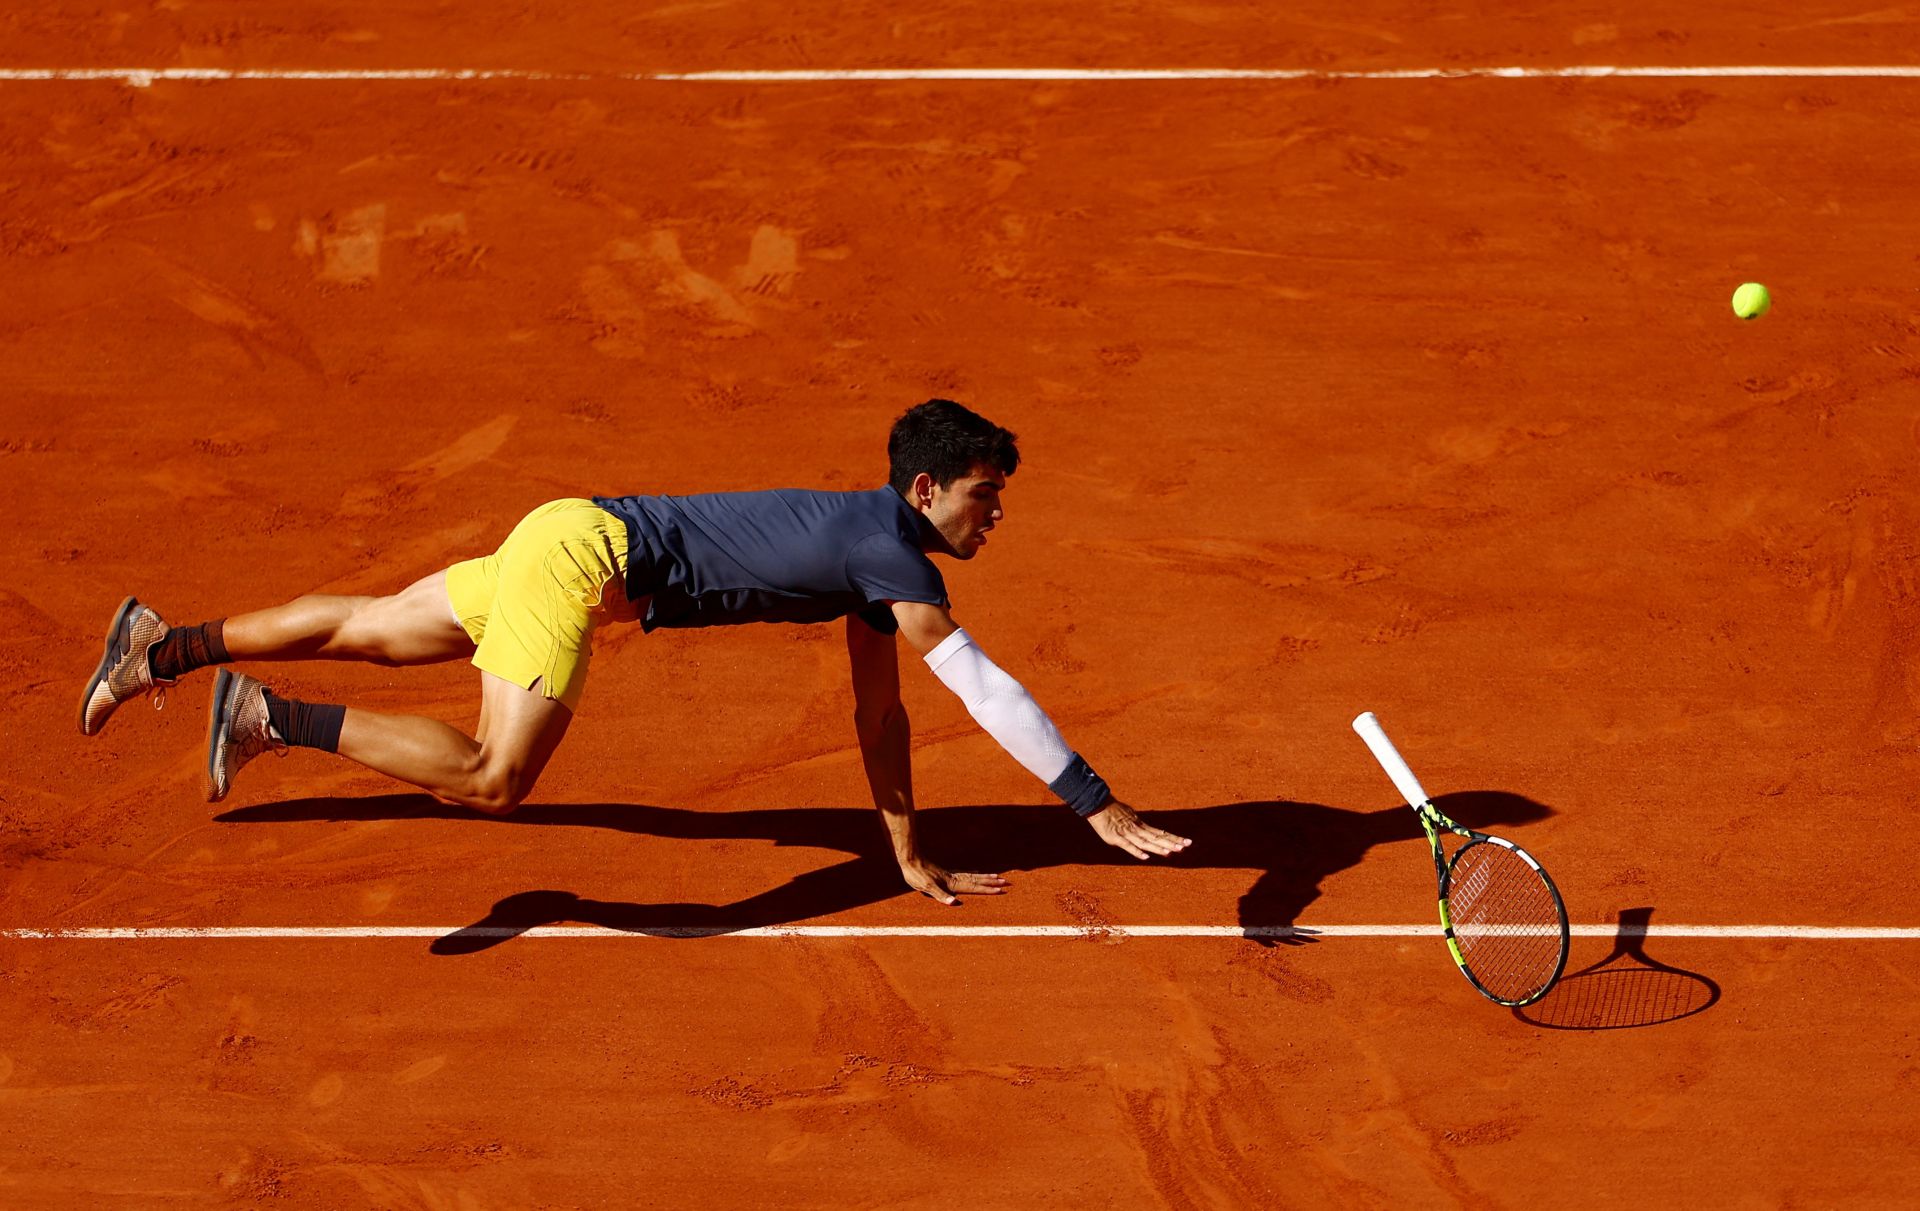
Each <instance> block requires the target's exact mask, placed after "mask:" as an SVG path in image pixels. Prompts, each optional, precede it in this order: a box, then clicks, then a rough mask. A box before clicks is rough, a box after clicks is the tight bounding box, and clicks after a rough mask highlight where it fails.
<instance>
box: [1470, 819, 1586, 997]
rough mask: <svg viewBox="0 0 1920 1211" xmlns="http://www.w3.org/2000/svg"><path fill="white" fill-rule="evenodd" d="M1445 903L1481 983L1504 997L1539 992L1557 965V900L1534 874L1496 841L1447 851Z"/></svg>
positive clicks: (1559, 915) (1560, 938)
mask: <svg viewBox="0 0 1920 1211" xmlns="http://www.w3.org/2000/svg"><path fill="white" fill-rule="evenodd" d="M1451 870H1452V875H1451V879H1450V886H1449V890H1448V895H1447V906H1448V910H1449V912H1450V913H1451V916H1452V919H1453V936H1454V940H1455V941H1456V942H1457V943H1458V945H1459V947H1460V955H1461V958H1462V960H1463V961H1464V962H1465V964H1466V966H1467V968H1468V970H1469V971H1471V972H1472V974H1473V977H1474V979H1475V980H1477V981H1478V982H1479V983H1480V985H1481V987H1483V988H1485V989H1486V990H1487V991H1488V992H1489V993H1491V994H1493V995H1494V996H1495V997H1497V998H1499V999H1501V1000H1503V1001H1522V1000H1526V999H1527V998H1529V997H1531V996H1533V995H1535V994H1536V993H1539V992H1540V991H1541V990H1542V989H1544V988H1545V987H1546V986H1547V985H1548V983H1550V982H1551V981H1552V980H1553V978H1554V976H1555V974H1556V973H1557V972H1558V971H1559V969H1560V963H1561V956H1562V949H1563V947H1564V945H1565V938H1564V935H1563V934H1562V922H1563V918H1562V913H1561V909H1560V905H1559V902H1558V901H1557V900H1556V898H1555V897H1554V894H1553V892H1552V891H1551V890H1550V889H1549V888H1548V886H1547V883H1546V880H1545V879H1544V878H1543V877H1542V876H1541V874H1540V872H1539V871H1538V870H1537V869H1535V868H1534V867H1533V866H1532V865H1531V864H1530V863H1528V861H1527V860H1526V859H1525V858H1523V857H1521V856H1520V855H1519V854H1518V853H1516V852H1515V851H1513V850H1511V849H1508V848H1507V847H1505V846H1503V845H1498V844H1492V843H1488V842H1480V843H1477V844H1473V845H1469V846H1467V847H1466V848H1465V849H1462V850H1461V851H1460V852H1459V853H1457V854H1455V855H1454V858H1453V864H1452V867H1451Z"/></svg>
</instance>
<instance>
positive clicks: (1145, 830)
mask: <svg viewBox="0 0 1920 1211" xmlns="http://www.w3.org/2000/svg"><path fill="white" fill-rule="evenodd" d="M1087 823H1088V824H1091V825H1093V831H1094V832H1096V833H1099V834H1100V839H1101V840H1102V841H1105V842H1106V843H1107V844H1108V845H1111V846H1113V847H1114V848H1115V849H1124V850H1126V851H1127V852H1128V853H1130V854H1132V855H1133V856H1134V857H1136V858H1151V857H1152V856H1153V855H1155V854H1159V855H1161V856H1162V857H1164V856H1166V855H1167V854H1177V853H1179V852H1180V851H1181V850H1183V849H1185V848H1186V847H1187V846H1189V845H1192V844H1193V842H1192V841H1189V840H1187V838H1185V837H1176V836H1174V835H1173V834H1172V833H1170V832H1167V831H1166V830H1164V829H1158V828H1155V827H1154V826H1153V825H1151V824H1148V823H1147V822H1146V821H1145V820H1142V819H1141V818H1140V813H1138V812H1136V811H1134V810H1133V809H1132V808H1131V807H1128V806H1127V805H1126V804H1124V803H1122V802H1120V800H1118V799H1109V800H1108V801H1107V805H1106V806H1105V807H1103V808H1101V809H1100V810H1099V811H1097V812H1095V813H1093V814H1092V815H1091V816H1088V817H1087Z"/></svg>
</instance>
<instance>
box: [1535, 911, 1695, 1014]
mask: <svg viewBox="0 0 1920 1211" xmlns="http://www.w3.org/2000/svg"><path fill="white" fill-rule="evenodd" d="M1652 919H1653V909H1651V908H1627V909H1622V910H1621V912H1620V924H1619V928H1618V930H1617V931H1616V932H1615V934H1614V936H1613V949H1612V950H1611V951H1609V952H1608V953H1607V954H1606V955H1605V956H1604V957H1603V958H1601V960H1600V961H1599V962H1597V963H1593V964H1589V965H1588V966H1586V967H1584V968H1582V969H1581V970H1579V971H1576V972H1574V973H1573V974H1572V975H1570V976H1567V977H1565V978H1563V979H1562V980H1561V981H1560V983H1559V984H1558V985H1557V986H1556V987H1555V988H1554V990H1553V991H1552V992H1550V993H1548V994H1547V995H1546V997H1545V998H1544V999H1542V1000H1540V1001H1538V1002H1536V1003H1535V1004H1532V1005H1528V1006H1527V1007H1525V1008H1524V1009H1516V1010H1514V1011H1513V1016H1514V1017H1516V1018H1519V1019H1520V1020H1521V1021H1523V1022H1527V1023H1530V1024H1532V1025H1535V1026H1544V1027H1546V1028H1547V1029H1549V1030H1586V1031H1594V1030H1632V1029H1637V1028H1640V1027H1644V1026H1664V1025H1665V1024H1667V1023H1668V1022H1677V1021H1680V1020H1681V1019H1682V1018H1690V1017H1693V1016H1694V1015H1696V1014H1701V1013H1705V1012H1706V1011H1707V1010H1709V1009H1711V1008H1713V1007H1714V1005H1716V1004H1718V1003H1719V1001H1720V985H1719V984H1717V983H1716V982H1714V980H1712V979H1711V978H1710V977H1708V976H1705V975H1702V974H1701V973H1699V972H1697V971H1688V970H1687V969H1686V968H1684V967H1675V966H1673V965H1671V964H1668V963H1662V962H1660V961H1659V960H1658V959H1655V958H1652V957H1650V956H1649V955H1648V954H1647V951H1646V939H1647V928H1648V922H1649V921H1651V920H1652Z"/></svg>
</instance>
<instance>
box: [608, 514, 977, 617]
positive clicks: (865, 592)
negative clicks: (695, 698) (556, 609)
mask: <svg viewBox="0 0 1920 1211" xmlns="http://www.w3.org/2000/svg"><path fill="white" fill-rule="evenodd" d="M593 503H594V504H596V505H599V506H600V507H601V508H603V509H605V510H606V511H607V512H609V513H612V514H613V515H614V516H616V517H618V518H620V519H621V520H622V521H624V522H626V523H627V541H628V550H627V599H628V600H629V601H637V600H638V599H640V598H642V597H648V596H651V597H652V598H653V600H652V602H651V603H650V604H649V605H648V606H647V612H646V615H645V616H644V617H643V618H642V619H641V625H642V626H643V627H644V628H645V629H646V630H648V631H652V630H654V629H655V628H657V627H711V626H733V625H735V624H738V623H745V622H826V621H828V620H830V619H834V618H841V617H844V616H845V615H848V614H858V615H860V617H861V618H862V619H863V620H865V621H866V622H867V623H868V624H869V625H871V626H872V627H873V628H874V629H875V630H877V631H881V632H884V633H886V634H892V633H893V632H894V631H895V630H896V629H898V624H897V623H895V622H894V619H893V613H892V611H891V610H889V609H888V608H887V605H886V604H885V603H888V602H894V601H920V602H925V603H927V604H929V605H939V606H944V605H946V604H947V584H946V581H945V579H944V578H942V577H941V575H940V569H938V568H936V567H934V566H933V561H932V560H931V559H928V558H927V555H926V552H924V551H922V550H921V549H920V542H921V538H922V536H923V535H924V534H925V532H926V530H925V527H927V526H928V524H929V523H928V522H927V521H926V520H925V519H924V518H923V517H921V516H920V514H919V513H918V512H917V511H916V510H915V509H914V508H913V507H912V506H911V505H909V504H908V503H907V502H906V500H905V499H903V498H902V497H901V495H900V494H899V493H898V492H895V491H894V490H893V489H892V488H876V489H874V490H873V491H870V492H814V491H809V490H806V489H803V488H780V489H776V490H774V491H770V492H710V493H704V494H702V495H698V496H615V497H606V496H596V497H594V498H593Z"/></svg>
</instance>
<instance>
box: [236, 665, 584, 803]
mask: <svg viewBox="0 0 1920 1211" xmlns="http://www.w3.org/2000/svg"><path fill="white" fill-rule="evenodd" d="M572 721H573V712H572V711H570V710H568V709H567V708H566V706H565V705H564V704H563V703H561V702H558V701H556V700H554V699H551V698H548V697H546V696H545V695H544V694H543V693H541V690H540V684H539V683H538V682H535V683H534V685H533V687H532V688H531V689H522V688H521V687H520V686H517V685H515V684H514V683H513V682H511V681H506V680H504V679H502V678H500V677H496V676H495V675H493V674H492V673H487V672H482V673H481V674H480V726H479V729H478V730H479V735H477V736H469V735H467V734H466V733H465V732H463V731H461V730H460V729H459V728H456V727H452V726H450V725H448V724H445V723H442V722H440V721H439V720H438V719H429V718H426V717H425V716H422V715H388V714H382V713H381V712H378V711H368V710H360V709H358V708H349V707H344V706H329V705H325V704H316V703H306V702H295V701H291V700H288V699H281V698H276V697H275V696H274V695H273V694H272V692H271V691H269V690H268V689H267V687H266V686H265V685H263V684H262V683H260V682H259V681H256V680H254V679H253V678H251V677H247V676H244V675H237V674H234V673H230V672H228V671H227V670H226V669H221V670H220V671H219V673H218V675H217V676H216V677H215V679H214V692H213V701H212V703H211V705H210V708H209V715H208V723H207V784H206V788H207V799H208V800H209V801H210V802H218V801H219V800H221V799H223V798H225V797H226V794H227V791H228V790H229V789H231V787H232V785H233V776H234V774H236V773H237V772H239V769H240V767H241V766H243V765H245V764H246V763H247V762H248V761H250V760H252V759H253V758H254V757H257V756H259V755H260V754H261V753H264V752H266V751H268V750H269V749H273V750H285V749H286V748H287V747H289V746H290V745H300V746H305V747H310V748H318V749H322V750H324V751H327V752H337V753H339V754H340V755H341V756H342V757H346V758H348V759H349V760H352V761H356V762H358V763H360V764H361V765H364V766H366V767H367V768H368V769H371V770H376V771H378V772H380V773H383V774H386V775H387V776H389V777H392V778H398V779H399V780H400V781H402V782H408V783H412V784H413V785H414V786H417V787H419V788H420V789H421V790H424V791H427V792H428V793H430V794H432V795H434V796H435V797H437V798H440V799H444V800H446V801H447V802H449V803H459V804H462V805H464V806H467V807H471V808H473V809H475V810H476V811H482V812H486V813H488V814H489V815H506V814H507V813H508V812H511V811H512V810H513V809H514V808H515V807H517V806H518V805H519V804H520V801H521V800H522V799H525V798H526V797H527V795H528V793H529V792H531V791H532V790H533V786H534V783H535V782H537V781H538V780H539V778H540V774H541V771H543V770H545V769H546V767H547V761H548V759H549V758H551V757H552V756H553V752H554V750H555V749H556V748H558V747H559V745H560V741H561V740H562V739H563V738H565V736H566V734H567V725H568V724H569V723H571V722H572Z"/></svg>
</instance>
